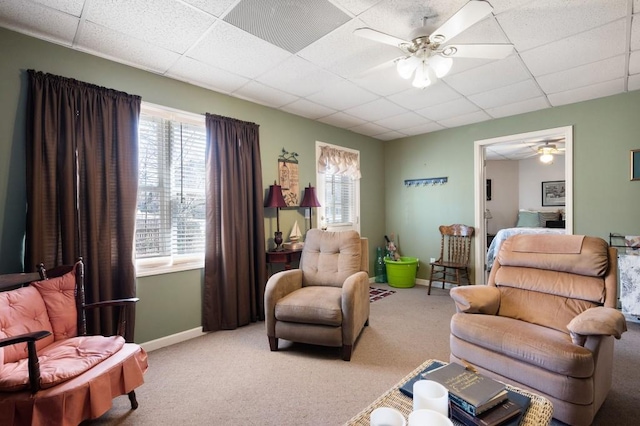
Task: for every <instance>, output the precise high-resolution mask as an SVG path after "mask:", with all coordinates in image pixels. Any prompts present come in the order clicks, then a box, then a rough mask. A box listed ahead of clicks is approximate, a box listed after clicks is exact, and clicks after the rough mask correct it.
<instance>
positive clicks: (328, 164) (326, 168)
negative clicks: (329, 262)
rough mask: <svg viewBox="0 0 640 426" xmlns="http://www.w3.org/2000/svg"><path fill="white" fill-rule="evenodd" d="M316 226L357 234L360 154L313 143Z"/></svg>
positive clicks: (346, 149)
mask: <svg viewBox="0 0 640 426" xmlns="http://www.w3.org/2000/svg"><path fill="white" fill-rule="evenodd" d="M316 172H317V177H316V185H317V187H318V191H317V192H318V201H320V205H321V207H319V208H318V217H319V218H320V220H319V224H320V226H321V227H326V228H327V229H329V230H334V231H341V230H347V229H354V230H356V231H358V232H360V153H359V151H355V150H351V149H348V148H343V147H339V146H335V145H329V144H326V143H324V142H316Z"/></svg>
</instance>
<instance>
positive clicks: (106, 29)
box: [0, 0, 640, 153]
mask: <svg viewBox="0 0 640 426" xmlns="http://www.w3.org/2000/svg"><path fill="white" fill-rule="evenodd" d="M467 1H468V0H299V1H295V2H292V1H291V0H216V1H211V0H126V1H125V0H110V1H105V0H0V26H2V27H5V28H8V29H11V30H14V31H18V32H22V33H25V34H28V35H31V36H34V37H38V38H42V39H45V40H49V41H52V42H54V43H58V44H61V45H63V46H67V47H70V48H72V49H76V50H80V51H84V52H87V53H90V54H93V55H97V56H101V57H105V58H108V59H111V60H114V61H118V62H122V63H125V64H127V65H131V66H135V67H138V68H142V69H145V70H149V71H151V72H154V73H157V74H160V75H166V76H168V77H171V78H174V79H178V80H181V81H186V82H189V83H191V84H194V85H198V86H202V87H205V88H208V89H212V90H215V91H219V92H222V93H225V94H228V95H230V96H234V97H239V98H242V99H247V100H250V101H253V102H257V103H260V104H262V105H267V106H270V107H273V108H277V109H281V110H283V111H286V112H289V113H292V114H297V115H300V116H303V117H306V118H309V119H312V120H318V121H320V122H323V123H327V124H331V125H333V126H337V127H342V128H346V129H350V130H352V131H354V132H357V133H362V134H365V135H369V136H372V137H374V138H377V139H381V140H393V139H397V138H401V137H404V136H413V135H418V134H422V133H429V132H433V131H437V130H441V129H444V128H450V127H456V126H461V125H465V124H470V123H476V122H480V121H485V120H490V119H492V118H498V117H506V116H510V115H515V114H521V113H525V112H531V111H536V110H540V109H544V108H551V107H554V106H559V105H565V104H570V103H574V102H580V101H583V100H588V99H594V98H598V97H603V96H609V95H613V94H617V93H622V92H625V91H629V90H638V89H640V19H638V18H639V17H640V14H639V12H640V0H580V1H577V0H576V1H567V0H490V3H491V5H492V6H493V8H494V11H493V14H492V15H490V16H488V17H487V18H485V19H483V20H482V21H480V22H478V23H477V24H476V25H474V26H472V27H471V28H469V29H468V30H466V31H464V32H463V33H461V34H460V35H458V36H457V37H455V38H454V39H452V42H455V43H469V44H471V43H512V44H513V45H514V47H515V49H514V51H513V53H512V54H511V55H510V56H508V57H507V58H505V59H502V60H486V59H465V58H456V59H454V64H453V67H452V69H451V72H450V73H449V74H448V75H447V76H445V77H444V78H443V79H442V80H440V81H438V82H437V83H436V84H433V85H432V86H430V87H428V88H426V89H423V90H420V89H415V88H413V87H412V86H411V82H410V81H407V80H403V79H401V78H400V77H399V76H398V74H397V72H396V71H395V67H394V66H393V62H392V61H393V59H395V58H397V57H398V56H401V54H402V52H401V51H400V50H399V49H397V48H395V47H393V46H389V45H385V44H380V43H376V42H373V41H371V40H368V39H364V38H362V37H358V36H355V35H354V34H353V31H354V30H355V29H357V28H361V27H370V28H373V29H375V30H378V31H382V32H385V33H388V34H390V35H393V36H396V37H399V38H403V39H411V38H412V37H414V36H415V35H416V34H417V31H419V30H420V28H421V27H422V24H423V17H427V20H426V25H427V28H432V29H433V28H436V27H438V26H439V25H441V24H442V23H443V22H444V21H446V20H447V19H448V18H449V17H451V16H452V15H453V14H454V13H455V12H456V11H457V10H459V9H460V8H461V7H462V6H463V5H465V4H466V3H467ZM313 11H315V12H313ZM634 12H635V13H636V14H634ZM242 28H244V29H242ZM254 34H258V36H256V35H254ZM267 40H271V41H272V42H269V41H267ZM274 43H275V44H274ZM279 46H282V47H279ZM383 63H387V65H388V66H387V67H384V66H383V67H380V68H377V69H375V70H372V68H374V67H376V66H378V65H380V64H383ZM43 71H46V70H43ZM525 148H527V147H525ZM527 149H528V152H529V153H530V152H532V149H531V148H530V147H528V148H527Z"/></svg>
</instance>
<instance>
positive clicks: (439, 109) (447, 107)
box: [416, 98, 479, 121]
mask: <svg viewBox="0 0 640 426" xmlns="http://www.w3.org/2000/svg"><path fill="white" fill-rule="evenodd" d="M478 110H479V108H478V107H477V106H476V105H474V104H473V103H471V102H469V101H468V100H466V99H464V98H459V99H455V100H453V101H449V102H445V103H442V104H438V105H434V106H430V107H428V108H422V109H419V110H418V111H416V112H417V113H418V114H420V115H422V116H425V117H427V118H428V119H430V120H433V121H440V120H446V119H448V118H452V117H456V116H458V115H463V114H468V113H471V112H475V111H478Z"/></svg>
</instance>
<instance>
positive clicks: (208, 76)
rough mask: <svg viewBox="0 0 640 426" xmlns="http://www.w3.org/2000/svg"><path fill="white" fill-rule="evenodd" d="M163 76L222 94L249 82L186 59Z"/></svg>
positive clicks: (181, 60) (180, 60)
mask: <svg viewBox="0 0 640 426" xmlns="http://www.w3.org/2000/svg"><path fill="white" fill-rule="evenodd" d="M165 75H166V76H167V77H172V78H176V79H178V80H182V81H186V82H189V83H192V84H196V85H198V86H203V87H207V88H209V89H213V90H215V91H217V92H222V93H231V92H233V91H234V90H237V89H239V88H240V87H242V86H244V85H245V84H247V83H248V82H249V79H247V78H244V77H241V76H239V75H235V74H231V73H229V72H227V71H225V70H221V69H220V68H216V67H212V66H211V65H208V64H205V63H203V62H198V61H196V60H194V59H191V58H187V57H182V58H180V59H179V60H178V62H177V63H176V64H175V65H174V66H172V67H171V68H170V69H169V71H167V73H166V74H165Z"/></svg>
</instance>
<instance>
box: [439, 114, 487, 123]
mask: <svg viewBox="0 0 640 426" xmlns="http://www.w3.org/2000/svg"><path fill="white" fill-rule="evenodd" d="M490 118H491V117H489V116H488V115H487V113H486V112H484V111H476V112H472V113H470V114H463V115H459V116H457V117H453V118H448V119H446V120H440V121H438V124H441V125H443V126H444V127H459V126H464V125H467V124H473V123H479V122H481V121H485V120H488V119H490Z"/></svg>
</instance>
